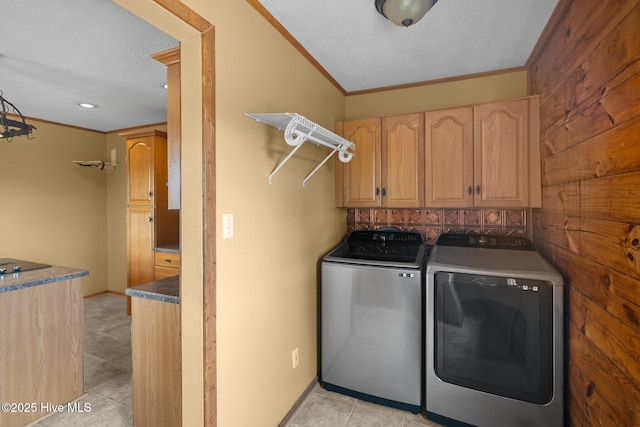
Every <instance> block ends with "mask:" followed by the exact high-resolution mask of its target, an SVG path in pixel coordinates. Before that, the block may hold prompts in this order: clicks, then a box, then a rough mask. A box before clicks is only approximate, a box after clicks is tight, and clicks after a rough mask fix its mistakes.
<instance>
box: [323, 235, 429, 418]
mask: <svg viewBox="0 0 640 427" xmlns="http://www.w3.org/2000/svg"><path fill="white" fill-rule="evenodd" d="M424 263H425V246H424V245H423V242H422V238H421V236H420V234H418V233H410V232H399V231H354V232H353V233H351V234H350V235H349V236H348V238H347V239H346V240H345V241H344V242H342V243H341V244H340V245H338V246H337V247H336V248H335V249H334V250H333V251H331V252H330V253H329V254H328V255H327V256H325V257H324V259H323V262H322V269H321V270H322V271H321V274H322V283H321V291H320V292H321V310H320V312H321V320H320V325H321V326H320V328H321V343H320V345H321V359H320V370H321V372H320V382H321V384H322V386H323V387H324V388H325V389H327V390H332V391H336V392H339V393H343V394H347V395H351V396H355V397H357V398H360V399H363V400H368V401H371V402H375V403H379V404H383V405H387V406H392V407H396V408H400V409H404V410H408V411H411V412H414V413H418V412H420V410H421V388H422V386H421V383H422V335H423V334H422V323H423V314H422V312H423V311H422V294H423V292H422V290H423V289H424V284H423V270H424Z"/></svg>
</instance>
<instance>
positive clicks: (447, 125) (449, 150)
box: [425, 107, 473, 208]
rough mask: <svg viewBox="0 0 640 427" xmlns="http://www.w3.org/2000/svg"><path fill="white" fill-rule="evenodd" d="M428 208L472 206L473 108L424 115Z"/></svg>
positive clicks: (439, 111)
mask: <svg viewBox="0 0 640 427" xmlns="http://www.w3.org/2000/svg"><path fill="white" fill-rule="evenodd" d="M425 165H426V173H425V176H426V183H425V188H426V191H425V194H426V203H425V205H426V206H427V207H451V208H460V207H470V206H473V108H472V107H461V108H451V109H447V110H438V111H429V112H427V113H425Z"/></svg>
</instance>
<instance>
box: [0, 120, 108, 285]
mask: <svg viewBox="0 0 640 427" xmlns="http://www.w3.org/2000/svg"><path fill="white" fill-rule="evenodd" d="M28 122H29V123H30V124H33V125H35V126H36V127H37V128H38V129H37V130H35V131H34V132H33V139H31V140H29V139H27V138H26V137H24V136H23V137H19V138H14V139H13V141H12V142H10V143H9V142H7V141H5V140H0V195H1V196H2V202H1V203H2V208H1V209H0V224H2V232H1V236H0V256H1V257H11V258H18V259H25V260H32V261H36V262H43V263H48V264H56V265H63V266H68V267H75V268H81V269H86V270H89V276H88V277H86V278H85V280H84V294H85V295H90V294H95V293H97V292H101V291H104V290H106V289H107V262H106V260H107V244H106V242H107V227H106V225H107V221H106V215H107V210H106V197H105V194H106V188H107V179H108V177H109V175H110V174H111V173H112V171H110V170H107V169H105V170H99V169H97V168H89V167H81V166H78V165H76V164H74V163H72V161H73V160H104V158H105V135H104V133H101V132H92V131H86V130H80V129H75V128H70V127H65V126H59V125H55V124H51V123H45V122H40V121H37V120H28Z"/></svg>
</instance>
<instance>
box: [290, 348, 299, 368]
mask: <svg viewBox="0 0 640 427" xmlns="http://www.w3.org/2000/svg"><path fill="white" fill-rule="evenodd" d="M291 363H292V366H293V369H296V368H297V367H298V363H300V359H299V358H298V347H296V348H294V349H293V351H292V352H291Z"/></svg>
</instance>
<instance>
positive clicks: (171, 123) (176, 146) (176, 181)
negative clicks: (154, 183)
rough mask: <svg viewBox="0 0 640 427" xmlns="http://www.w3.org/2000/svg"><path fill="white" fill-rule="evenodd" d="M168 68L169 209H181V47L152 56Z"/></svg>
mask: <svg viewBox="0 0 640 427" xmlns="http://www.w3.org/2000/svg"><path fill="white" fill-rule="evenodd" d="M151 57H152V58H153V59H155V60H157V61H160V62H162V63H163V64H165V65H166V66H167V156H168V197H169V209H180V139H181V138H180V132H181V125H180V120H181V107H180V46H176V47H174V48H171V49H168V50H165V51H162V52H158V53H156V54H153V55H151Z"/></svg>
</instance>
